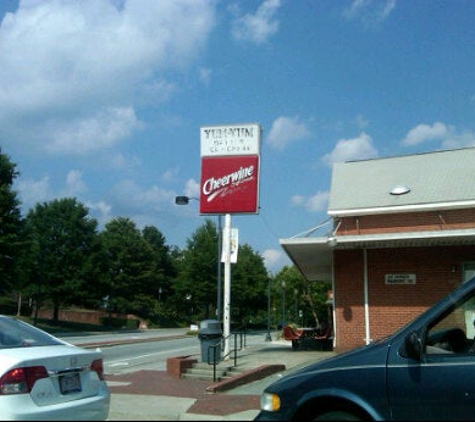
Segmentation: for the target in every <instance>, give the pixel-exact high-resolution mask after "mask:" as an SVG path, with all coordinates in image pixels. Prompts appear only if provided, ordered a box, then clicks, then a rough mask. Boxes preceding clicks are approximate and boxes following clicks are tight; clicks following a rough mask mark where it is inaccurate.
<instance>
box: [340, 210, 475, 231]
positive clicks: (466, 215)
mask: <svg viewBox="0 0 475 422" xmlns="http://www.w3.org/2000/svg"><path fill="white" fill-rule="evenodd" d="M339 224H340V225H339V227H338V231H337V233H336V234H337V235H338V236H343V235H357V234H377V233H397V232H411V231H424V230H429V231H432V230H457V229H467V228H475V209H473V208H468V209H461V210H446V211H429V212H414V213H395V214H384V215H363V216H358V217H343V218H341V219H340V221H339Z"/></svg>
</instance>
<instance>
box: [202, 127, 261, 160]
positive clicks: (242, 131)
mask: <svg viewBox="0 0 475 422" xmlns="http://www.w3.org/2000/svg"><path fill="white" fill-rule="evenodd" d="M200 138H201V156H202V157H213V156H225V155H259V152H260V138H261V128H260V126H259V125H258V124H257V123H250V124H237V125H226V126H203V127H201V128H200Z"/></svg>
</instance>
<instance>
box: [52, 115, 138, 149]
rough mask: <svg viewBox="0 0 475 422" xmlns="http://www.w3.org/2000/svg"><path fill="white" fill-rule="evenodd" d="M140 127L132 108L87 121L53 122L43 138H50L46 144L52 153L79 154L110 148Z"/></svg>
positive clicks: (92, 117) (90, 118) (94, 117)
mask: <svg viewBox="0 0 475 422" xmlns="http://www.w3.org/2000/svg"><path fill="white" fill-rule="evenodd" d="M140 126H141V125H140V123H139V122H138V121H137V118H136V116H135V113H134V110H133V109H131V108H116V109H108V110H104V111H100V112H99V113H98V114H97V115H95V116H90V117H89V118H86V119H78V120H75V119H72V120H69V121H64V120H63V121H59V122H50V123H49V124H48V125H47V127H46V131H45V134H44V136H45V137H46V136H48V137H49V138H50V139H51V142H50V143H49V144H48V145H47V149H48V150H50V151H51V152H55V153H62V154H77V155H80V154H85V153H88V152H90V151H93V150H98V149H103V148H110V147H112V146H114V145H115V144H117V143H118V142H120V141H122V140H123V139H125V138H127V137H128V136H129V135H131V133H132V132H133V131H134V130H135V129H136V128H138V127H140Z"/></svg>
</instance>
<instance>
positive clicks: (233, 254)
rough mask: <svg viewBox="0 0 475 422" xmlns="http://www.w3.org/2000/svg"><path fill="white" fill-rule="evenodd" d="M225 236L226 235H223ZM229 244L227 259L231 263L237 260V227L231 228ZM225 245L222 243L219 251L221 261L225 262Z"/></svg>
mask: <svg viewBox="0 0 475 422" xmlns="http://www.w3.org/2000/svg"><path fill="white" fill-rule="evenodd" d="M223 237H224V238H226V236H223ZM229 240H230V245H229V248H230V249H229V260H230V262H231V264H235V263H236V262H237V256H238V249H239V230H238V229H231V236H230V239H229ZM225 249H226V247H225V245H223V250H222V253H221V262H226V251H225Z"/></svg>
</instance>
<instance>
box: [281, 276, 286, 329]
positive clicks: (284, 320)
mask: <svg viewBox="0 0 475 422" xmlns="http://www.w3.org/2000/svg"><path fill="white" fill-rule="evenodd" d="M286 319H287V318H285V281H283V282H282V323H283V324H286V323H287V321H286Z"/></svg>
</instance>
